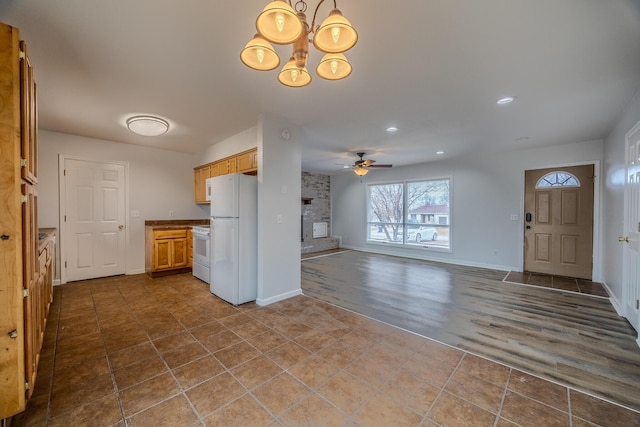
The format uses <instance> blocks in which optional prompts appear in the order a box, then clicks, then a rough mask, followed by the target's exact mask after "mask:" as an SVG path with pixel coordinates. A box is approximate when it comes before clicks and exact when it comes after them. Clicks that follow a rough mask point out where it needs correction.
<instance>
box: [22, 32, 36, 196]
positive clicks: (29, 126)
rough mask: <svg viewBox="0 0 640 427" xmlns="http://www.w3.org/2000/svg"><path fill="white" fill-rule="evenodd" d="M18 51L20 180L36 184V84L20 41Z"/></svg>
mask: <svg viewBox="0 0 640 427" xmlns="http://www.w3.org/2000/svg"><path fill="white" fill-rule="evenodd" d="M20 51H21V53H22V54H23V57H22V58H21V60H20V139H21V146H22V147H21V153H20V155H21V157H22V159H23V165H22V178H23V179H25V180H26V181H28V182H30V183H32V184H36V183H37V182H38V176H37V175H38V141H37V138H38V136H37V135H38V108H37V104H36V82H35V79H34V77H33V67H31V63H30V62H29V57H28V56H27V46H26V44H25V43H24V42H23V41H21V42H20Z"/></svg>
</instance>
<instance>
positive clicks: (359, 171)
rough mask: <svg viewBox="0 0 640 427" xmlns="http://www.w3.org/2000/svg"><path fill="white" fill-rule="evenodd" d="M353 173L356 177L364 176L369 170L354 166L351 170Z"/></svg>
mask: <svg viewBox="0 0 640 427" xmlns="http://www.w3.org/2000/svg"><path fill="white" fill-rule="evenodd" d="M353 173H355V174H356V175H358V176H365V175H366V174H368V173H369V169H367V168H365V167H363V166H356V167H355V168H353Z"/></svg>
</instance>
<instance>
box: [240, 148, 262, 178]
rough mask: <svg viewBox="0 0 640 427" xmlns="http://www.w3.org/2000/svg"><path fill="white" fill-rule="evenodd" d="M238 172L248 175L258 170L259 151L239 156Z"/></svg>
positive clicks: (247, 152) (254, 150) (246, 152)
mask: <svg viewBox="0 0 640 427" xmlns="http://www.w3.org/2000/svg"><path fill="white" fill-rule="evenodd" d="M237 161H238V172H240V173H248V172H256V171H257V170H258V149H253V150H249V151H245V152H244V153H240V154H238V160H237Z"/></svg>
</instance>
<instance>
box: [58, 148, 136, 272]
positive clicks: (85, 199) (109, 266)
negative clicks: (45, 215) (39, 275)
mask: <svg viewBox="0 0 640 427" xmlns="http://www.w3.org/2000/svg"><path fill="white" fill-rule="evenodd" d="M61 163H63V168H64V169H63V174H62V177H61V180H62V185H61V186H62V187H63V189H64V192H63V193H62V194H61V200H60V207H61V212H60V222H61V242H60V244H61V256H62V259H61V261H62V274H61V278H62V282H63V283H65V282H67V281H75V280H85V279H93V278H96V277H107V276H115V275H118V274H124V273H125V255H126V229H125V218H126V212H125V200H126V197H125V168H126V165H125V164H122V163H101V162H95V161H87V160H77V159H68V158H67V159H63V161H62V162H61Z"/></svg>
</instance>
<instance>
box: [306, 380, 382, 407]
mask: <svg viewBox="0 0 640 427" xmlns="http://www.w3.org/2000/svg"><path fill="white" fill-rule="evenodd" d="M318 393H319V394H320V395H322V396H323V397H325V398H326V399H327V400H329V401H330V402H332V403H333V404H334V405H336V406H337V407H338V408H340V409H341V410H342V411H344V412H345V413H346V414H347V415H352V414H354V413H355V412H356V411H357V410H358V408H360V406H362V404H364V402H366V401H367V400H368V399H369V398H370V397H371V396H373V395H374V394H375V389H374V388H373V387H371V386H369V385H367V384H366V383H364V382H363V381H361V380H359V379H357V378H356V377H354V376H352V375H351V374H349V373H347V372H344V371H342V372H339V373H338V374H337V375H335V376H334V377H333V378H331V380H330V381H329V382H328V383H327V384H325V385H324V386H322V387H320V388H319V389H318Z"/></svg>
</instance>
